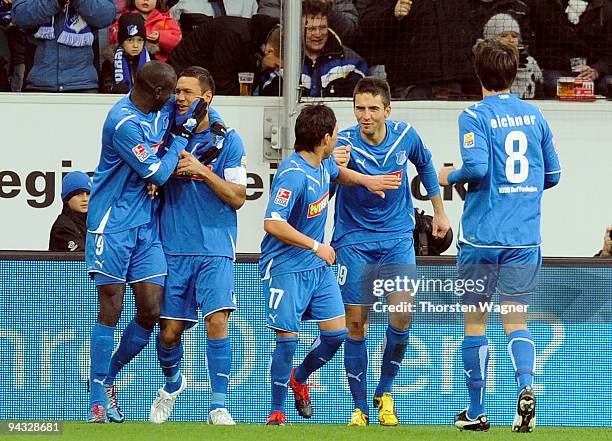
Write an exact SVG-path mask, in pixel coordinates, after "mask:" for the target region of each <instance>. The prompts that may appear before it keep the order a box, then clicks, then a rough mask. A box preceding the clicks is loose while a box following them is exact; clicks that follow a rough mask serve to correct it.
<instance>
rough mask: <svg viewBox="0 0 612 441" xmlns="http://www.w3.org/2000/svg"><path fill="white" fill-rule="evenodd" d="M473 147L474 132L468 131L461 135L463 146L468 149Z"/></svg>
mask: <svg viewBox="0 0 612 441" xmlns="http://www.w3.org/2000/svg"><path fill="white" fill-rule="evenodd" d="M472 147H474V132H468V133H466V134H465V135H463V148H466V149H469V148H472Z"/></svg>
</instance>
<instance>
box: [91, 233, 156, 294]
mask: <svg viewBox="0 0 612 441" xmlns="http://www.w3.org/2000/svg"><path fill="white" fill-rule="evenodd" d="M85 260H86V263H87V272H88V273H89V274H90V276H91V277H92V278H93V279H94V281H95V283H96V286H100V285H110V284H115V283H126V282H127V283H136V282H145V281H146V282H150V283H155V284H156V285H161V286H164V280H165V276H166V274H167V267H166V256H165V255H164V250H163V249H162V245H161V242H160V240H159V230H158V228H157V226H155V227H152V226H151V224H146V225H141V226H139V227H135V228H131V229H129V230H126V231H121V232H118V233H101V234H98V233H90V232H87V239H86V242H85Z"/></svg>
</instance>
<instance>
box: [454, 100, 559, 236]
mask: <svg viewBox="0 0 612 441" xmlns="http://www.w3.org/2000/svg"><path fill="white" fill-rule="evenodd" d="M459 143H460V146H461V158H462V160H463V167H462V169H461V170H458V171H455V172H453V173H451V174H450V175H449V183H453V182H468V191H467V195H466V197H465V205H464V211H463V216H462V218H461V225H460V230H459V239H458V240H459V242H460V243H465V244H469V245H473V246H475V247H500V248H528V247H537V246H539V245H540V242H541V237H540V217H541V200H542V192H543V191H544V189H545V188H548V186H550V185H549V184H548V182H549V181H550V180H551V179H552V178H554V179H556V180H557V181H558V177H559V176H560V173H561V165H560V163H559V157H558V154H557V149H556V145H555V144H556V142H555V140H554V138H553V134H552V132H551V130H550V127H549V126H548V122H547V121H546V119H545V118H544V115H543V114H542V112H541V111H540V109H539V108H537V107H536V106H534V105H532V104H529V103H527V102H525V101H522V100H520V99H519V98H517V97H516V96H514V95H512V94H509V93H502V94H497V95H491V96H487V97H485V98H484V99H483V100H482V101H480V102H478V103H476V104H474V105H473V106H471V107H468V108H467V109H465V110H464V111H463V112H462V113H461V115H460V116H459ZM485 167H486V174H485V175H484V177H482V178H480V179H477V180H471V179H469V173H470V170H475V169H477V168H480V169H481V170H482V171H481V173H480V174H479V176H481V175H482V172H484V168H485ZM462 174H463V175H464V176H460V175H462ZM458 175H459V176H458ZM553 185H554V184H553Z"/></svg>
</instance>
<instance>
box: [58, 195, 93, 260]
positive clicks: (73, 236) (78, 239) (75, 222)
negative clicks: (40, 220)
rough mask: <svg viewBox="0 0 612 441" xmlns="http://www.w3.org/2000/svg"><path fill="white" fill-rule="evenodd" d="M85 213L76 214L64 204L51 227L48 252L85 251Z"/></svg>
mask: <svg viewBox="0 0 612 441" xmlns="http://www.w3.org/2000/svg"><path fill="white" fill-rule="evenodd" d="M86 221H87V213H77V212H76V211H72V210H71V209H70V208H69V207H68V203H64V208H63V209H62V212H61V214H60V215H59V216H58V217H57V219H56V220H55V222H54V223H53V227H51V234H50V236H49V251H80V252H82V251H85V237H86V233H87V227H86Z"/></svg>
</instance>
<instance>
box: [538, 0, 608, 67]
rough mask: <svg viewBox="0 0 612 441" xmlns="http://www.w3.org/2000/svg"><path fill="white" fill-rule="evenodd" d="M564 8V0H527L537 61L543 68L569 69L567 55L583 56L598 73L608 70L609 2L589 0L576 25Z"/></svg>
mask: <svg viewBox="0 0 612 441" xmlns="http://www.w3.org/2000/svg"><path fill="white" fill-rule="evenodd" d="M566 7H567V2H566V1H561V0H530V8H531V12H530V15H531V21H532V24H533V29H534V30H535V41H536V44H535V53H534V56H535V58H536V59H537V60H538V63H539V64H540V66H541V67H542V68H543V69H544V70H547V69H550V70H559V71H563V72H570V71H571V64H570V58H574V57H584V58H586V59H587V64H588V65H589V66H591V67H593V68H595V69H597V70H598V71H599V73H600V75H604V74H606V73H609V72H610V63H611V62H612V20H611V18H612V1H610V0H591V1H590V2H589V5H588V7H587V9H586V10H585V11H584V12H583V13H582V15H581V16H580V21H579V23H578V24H577V25H574V24H572V23H570V22H569V20H568V18H567V14H566V13H565V8H566ZM530 52H532V53H533V51H530Z"/></svg>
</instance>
